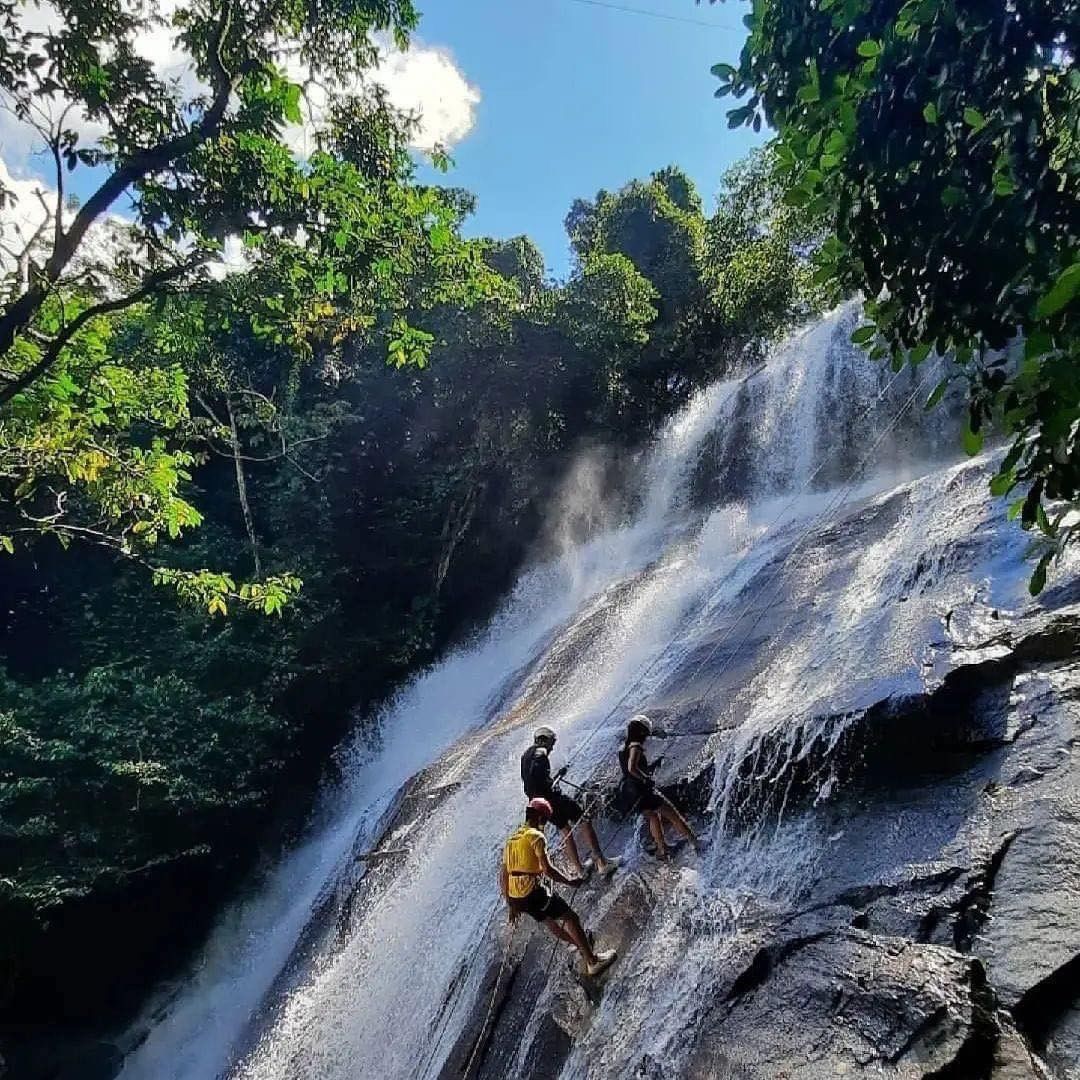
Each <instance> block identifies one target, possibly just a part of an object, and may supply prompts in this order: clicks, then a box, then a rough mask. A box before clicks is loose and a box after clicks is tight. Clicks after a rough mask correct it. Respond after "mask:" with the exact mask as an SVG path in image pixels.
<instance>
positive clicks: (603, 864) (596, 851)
mask: <svg viewBox="0 0 1080 1080" xmlns="http://www.w3.org/2000/svg"><path fill="white" fill-rule="evenodd" d="M581 831H582V832H583V833H584V834H585V843H586V844H588V845H589V850H590V851H591V852H592V853H593V861H594V862H595V863H596V869H597V870H599V871H600V873H601V874H602V873H603V872H604V871H605V870H606V869H607V866H608V860H607V859H605V858H604V852H603V850H602V849H601V847H600V838H599V837H598V836H597V835H596V830H595V829H594V828H593V823H592V822H591V821H590V820H589V819H588V818H582V819H581Z"/></svg>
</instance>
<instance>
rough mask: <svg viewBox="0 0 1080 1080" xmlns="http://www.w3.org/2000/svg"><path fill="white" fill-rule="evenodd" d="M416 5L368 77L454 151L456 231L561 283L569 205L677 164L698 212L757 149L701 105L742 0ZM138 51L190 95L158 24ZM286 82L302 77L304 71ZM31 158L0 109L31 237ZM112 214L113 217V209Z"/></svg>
mask: <svg viewBox="0 0 1080 1080" xmlns="http://www.w3.org/2000/svg"><path fill="white" fill-rule="evenodd" d="M158 2H159V3H161V4H162V5H164V6H166V7H169V8H172V7H173V6H175V0H158ZM418 3H419V4H420V5H421V7H423V5H424V4H427V5H428V10H426V11H423V15H422V19H421V24H420V29H419V32H418V34H416V35H415V36H414V40H413V48H412V49H410V50H409V52H408V53H404V54H402V53H400V52H396V50H392V49H390V50H388V51H387V52H386V54H385V55H384V59H383V62H382V63H381V64H380V67H379V68H378V70H377V71H376V72H374V73H373V75H374V77H375V78H377V79H378V80H379V81H381V82H382V83H383V85H385V86H386V88H387V90H388V92H389V94H390V99H391V101H392V102H393V103H394V104H395V105H397V106H398V107H400V108H403V109H408V110H419V111H420V112H421V113H422V115H423V122H422V125H421V127H422V130H421V132H419V133H418V135H417V143H418V145H420V146H425V145H427V146H430V145H432V144H433V143H434V142H436V141H448V142H450V143H452V147H451V153H452V154H453V157H454V159H455V161H456V167H455V168H454V169H453V170H452V171H451V173H450V175H449V177H441V176H439V174H435V173H433V172H432V173H430V175H432V176H438V178H439V182H442V183H451V184H453V185H455V186H460V187H463V188H467V189H468V190H470V191H472V192H473V193H474V194H475V195H476V196H477V199H478V209H477V213H476V215H475V217H474V218H473V219H472V220H471V221H470V222H469V224H468V226H467V231H468V232H469V233H470V234H472V235H490V236H498V237H506V236H514V235H517V234H519V233H526V234H528V235H529V236H530V237H532V239H533V240H534V241H535V242H536V243H537V244H538V245H539V246H540V249H541V250H542V251H543V253H544V256H545V260H546V262H547V265H548V268H549V270H550V272H551V273H552V274H554V275H555V276H557V277H562V276H564V275H565V274H566V273H567V272H568V270H569V268H570V253H569V249H568V246H567V242H566V236H565V234H564V232H563V227H562V222H563V218H564V217H565V215H566V212H567V210H568V209H569V208H570V204H571V202H572V201H573V200H574V199H575V198H577V197H578V196H584V197H592V196H593V195H595V193H596V191H597V189H598V188H601V187H604V188H608V189H612V188H618V187H619V186H621V185H622V184H624V183H626V182H627V181H628V180H631V179H633V178H635V177H644V176H647V175H648V174H649V173H650V172H653V171H655V170H656V169H659V168H662V167H663V166H665V165H669V164H678V165H681V166H682V167H683V168H684V169H685V170H686V171H687V172H688V173H689V174H690V176H691V177H692V178H693V179H694V181H695V182H696V183H697V185H698V188H699V190H700V191H701V193H702V196H703V197H704V199H705V202H706V205H707V206H710V205H711V204H712V201H713V196H714V195H715V192H716V190H717V187H718V184H719V181H720V177H721V175H722V173H723V171H724V169H725V168H726V167H727V166H729V165H730V164H731V163H732V162H734V161H736V160H737V159H738V158H740V157H742V156H743V155H744V154H745V153H746V152H747V151H748V150H749V149H750V148H751V146H753V145H754V143H755V142H758V141H760V139H761V138H762V137H761V136H754V135H753V134H751V133H750V132H748V131H747V130H746V129H739V130H738V131H730V130H729V129H728V127H727V121H726V115H725V114H726V107H727V106H728V101H727V99H725V100H723V101H718V100H717V99H716V98H714V97H713V90H714V89H715V87H716V80H715V79H714V78H713V77H712V76H711V75H710V74H709V68H710V66H711V65H712V64H714V63H716V62H717V61H720V60H724V61H733V60H735V59H736V57H737V56H738V53H739V50H740V48H741V45H742V41H743V38H744V36H745V30H744V28H743V26H742V15H743V13H744V10H745V8H746V0H729V2H728V3H724V4H716V5H709V4H702V5H696V4H695V3H694V2H693V0H418ZM608 4H610V5H614V7H609V6H605V5H608ZM619 6H622V7H623V8H638V9H644V10H651V11H652V12H654V13H657V14H659V15H660V16H667V18H664V17H660V18H657V17H650V16H649V15H646V14H641V13H640V10H639V12H633V11H628V10H616V9H615V8H617V7H619ZM56 17H57V16H56V15H55V12H54V10H53V9H52V8H50V7H48V5H46V6H45V7H44V8H41V9H38V8H35V7H34V6H33V5H32V4H31V5H28V6H27V7H26V8H24V9H23V20H24V21H29V22H31V23H33V24H34V27H35V28H36V29H38V30H39V31H46V30H48V29H49V26H50V20H53V19H55V18H56ZM678 20H686V21H678ZM37 24H40V25H37ZM136 48H137V49H138V50H139V51H140V52H142V53H143V55H145V56H146V58H147V59H148V60H149V61H150V62H151V63H152V64H153V65H154V67H155V69H156V70H157V71H158V72H159V73H160V74H161V75H162V76H164V77H168V78H170V79H172V78H178V79H180V81H181V84H182V85H184V87H185V90H186V92H187V93H189V94H190V93H194V92H197V81H196V79H195V76H194V73H193V70H192V67H191V61H190V57H188V56H187V55H186V53H184V52H183V51H182V50H181V49H180V48H179V46H178V45H177V43H176V40H175V34H174V31H173V30H172V29H171V28H170V27H169V26H163V27H159V28H156V29H155V30H154V31H153V32H151V33H148V34H143V35H141V36H140V39H139V41H138V42H137V43H136ZM290 74H291V75H292V77H294V78H296V79H297V81H298V82H304V81H305V79H304V72H303V71H297V72H290ZM325 105H326V101H325V97H324V99H323V100H322V101H321V102H320V101H318V100H308V101H306V102H305V106H304V107H305V109H307V110H308V112H307V115H306V120H305V123H304V124H302V125H299V126H297V127H295V128H293V129H291V131H289V132H286V138H287V139H288V140H289V142H290V145H293V146H294V148H295V150H296V152H297V153H298V154H304V153H306V152H307V150H308V149H309V143H310V137H311V132H312V131H313V130H314V128H316V127H317V126H318V125H319V123H320V122H321V119H320V117H323V118H324V117H325ZM57 108H59V106H57ZM73 115H78V114H73ZM69 123H73V124H74V126H75V127H77V128H78V130H79V136H80V138H81V139H82V140H83V143H82V144H83V145H93V143H94V141H95V140H96V139H97V138H98V137H99V136H100V128H95V125H94V124H93V123H91V122H90V121H87V120H86V119H85V117H84V118H82V119H81V120H79V121H73V120H69ZM40 146H41V144H40V138H39V137H38V136H37V135H36V134H35V133H34V132H33V131H32V130H31V129H30V128H28V127H27V126H26V125H24V124H21V123H20V122H18V121H17V120H15V119H14V117H13V116H11V115H10V114H9V113H7V112H0V184H3V185H4V186H5V187H7V188H8V189H9V190H11V191H12V192H13V193H14V194H15V195H16V199H17V205H16V208H15V209H14V210H12V211H11V216H12V218H13V220H16V221H19V222H20V223H21V225H22V226H23V227H24V228H25V229H26V232H27V233H28V234H29V233H30V232H32V231H33V229H34V227H36V224H37V221H38V220H39V219H40V218H41V217H42V216H43V214H44V211H43V210H42V208H41V203H40V202H39V200H38V197H37V195H36V194H35V191H36V189H39V188H42V186H43V185H44V189H45V191H46V192H48V189H49V187H50V186H51V184H52V183H53V180H52V177H51V174H50V172H49V168H48V165H49V159H48V157H47V156H46V155H43V154H42V153H41V152H40ZM428 172H429V170H427V169H426V168H425V170H424V173H425V174H427V173H428ZM99 182H100V176H99V175H97V174H96V173H95V171H94V170H88V169H79V170H77V171H76V173H75V174H73V175H72V176H71V177H70V179H69V183H68V187H69V189H70V190H71V191H73V192H74V193H76V194H78V195H80V196H84V197H85V195H86V194H87V192H88V191H90V190H91V189H92V188H93V187H95V186H96V185H97V183H99ZM48 197H49V200H50V201H51V199H52V197H53V196H52V195H51V194H49V196H48ZM114 209H115V210H116V211H117V212H118V213H120V214H123V213H124V212H125V204H124V200H123V199H121V200H118V202H117V204H116V205H115V207H114Z"/></svg>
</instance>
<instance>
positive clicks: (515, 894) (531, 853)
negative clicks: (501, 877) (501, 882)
mask: <svg viewBox="0 0 1080 1080" xmlns="http://www.w3.org/2000/svg"><path fill="white" fill-rule="evenodd" d="M546 850H547V840H545V839H544V834H543V833H542V832H541V831H540V830H539V829H534V828H533V827H532V826H531V825H522V826H521V828H520V829H518V831H517V832H516V833H514V835H513V836H511V837H510V839H509V840H507V841H506V848H505V850H504V852H503V863H504V864H505V866H506V873H507V876H508V878H509V882H508V886H507V891H508V892H509V893H510V899H511V900H524V899H525V897H526V896H528V895H529V893H531V892H532V891H533V889H535V888H536V882H537V880H538V879H539V878H540V877H541V876H542V875H543V873H544V868H543V865H542V864H541V862H540V856H541V855H543V854H544V852H545V851H546Z"/></svg>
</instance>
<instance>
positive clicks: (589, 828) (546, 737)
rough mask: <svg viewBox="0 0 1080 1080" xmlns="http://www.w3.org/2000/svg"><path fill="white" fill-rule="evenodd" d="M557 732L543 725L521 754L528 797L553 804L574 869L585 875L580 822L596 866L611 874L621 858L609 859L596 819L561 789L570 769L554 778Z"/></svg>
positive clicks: (553, 820) (554, 818)
mask: <svg viewBox="0 0 1080 1080" xmlns="http://www.w3.org/2000/svg"><path fill="white" fill-rule="evenodd" d="M555 741H556V735H555V732H554V731H552V729H551V728H549V727H539V728H537V729H536V731H535V733H534V734H533V744H532V746H530V747H529V749H528V750H526V751H525V753H524V754H522V755H521V783H522V786H523V787H524V788H525V797H526V798H527V799H546V800H547V801H548V802H549V803H550V804H551V809H552V816H551V820H552V822H553V824H554V825H555V828H557V829H558V830H559V832H560V833H562V838H563V844H564V845H565V847H566V860H567V862H568V863H569V864H570V869H571V870H573V872H574V873H575V874H577V875H579V876H580V875H581V874H584V873H585V872H586V871H585V868H584V867H583V866H582V864H581V856H580V854H579V853H578V846H577V841H576V839H575V838H574V829H575V828H576V827H577V826H578V825H579V824H580V826H581V831H582V832H583V833H584V834H585V842H586V843H587V844H588V845H589V848H590V849H591V851H592V853H593V862H594V864H595V866H596V869H597V870H598V871H599V872H600V873H601V874H603V875H604V876H605V877H610V876H611V875H612V874H614V873H615V871H616V869H617V868H618V866H619V860H618V859H606V858H604V853H603V851H602V850H601V848H600V840H599V838H598V837H597V835H596V830H595V829H594V828H593V824H592V822H591V821H590V820H589V819H588V817H586V816H585V812H584V811H583V810H582V808H581V806H580V805H579V804H578V803H577V802H575V801H574V800H573V799H571V798H570V796H569V795H564V794H563V793H562V792H561V791H560V790H559V788H558V784H557V781H558V780H559V779H560V778H561V777H562V775H563V774H564V773H565V772H566V770H565V769H561V770H560V771H559V772H558V773H557V774H556V775H555V776H554V777H552V775H551V758H550V755H551V751H552V750H553V749H554V748H555Z"/></svg>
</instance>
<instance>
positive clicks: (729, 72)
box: [709, 64, 737, 79]
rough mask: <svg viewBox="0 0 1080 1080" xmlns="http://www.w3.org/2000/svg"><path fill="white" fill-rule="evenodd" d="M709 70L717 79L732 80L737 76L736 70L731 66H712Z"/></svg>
mask: <svg viewBox="0 0 1080 1080" xmlns="http://www.w3.org/2000/svg"><path fill="white" fill-rule="evenodd" d="M709 70H710V71H711V72H712V73H713V74H714V75H715V76H716V77H717V78H718V79H733V78H735V75H736V74H737V70H736V68H735V67H734V65H732V64H713V66H712V67H711V68H709Z"/></svg>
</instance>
